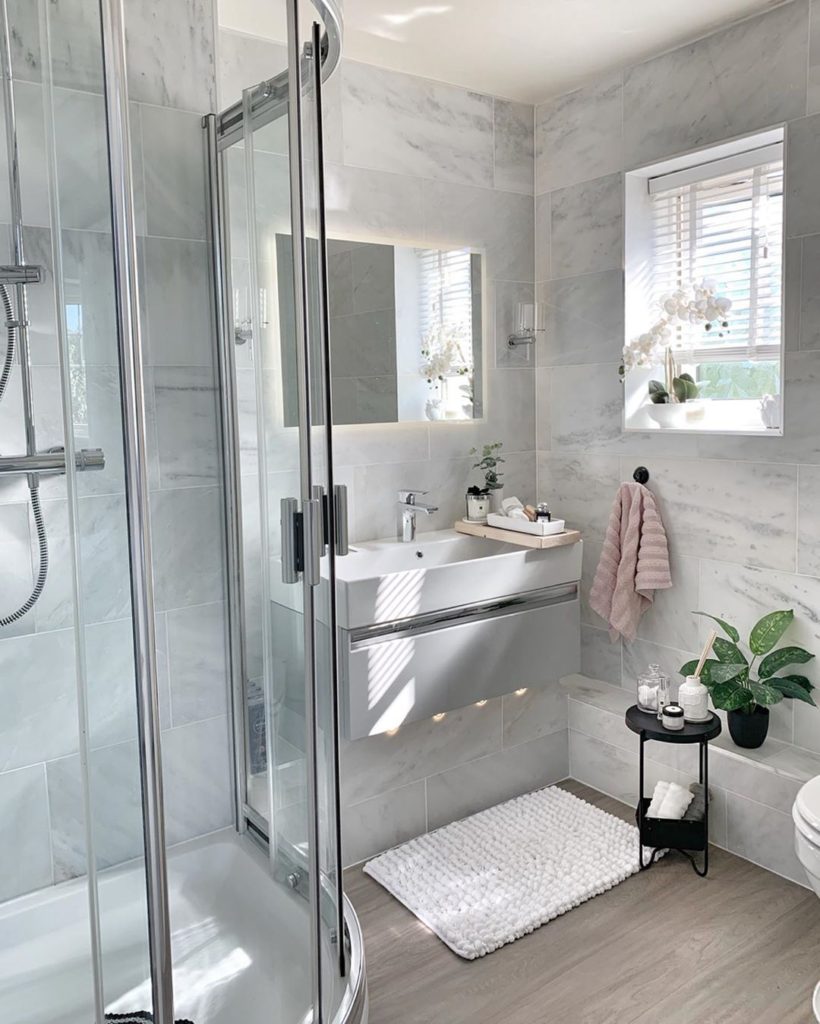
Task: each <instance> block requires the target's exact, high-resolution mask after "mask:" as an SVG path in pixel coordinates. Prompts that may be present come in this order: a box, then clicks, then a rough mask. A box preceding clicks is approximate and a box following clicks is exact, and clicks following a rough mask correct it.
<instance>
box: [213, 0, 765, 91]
mask: <svg viewBox="0 0 820 1024" xmlns="http://www.w3.org/2000/svg"><path fill="white" fill-rule="evenodd" d="M779 2H780V0H423V2H421V3H419V2H416V0H345V2H344V9H345V38H344V48H343V53H344V55H345V56H346V57H350V58H352V59H354V60H360V61H365V62H366V63H368V64H377V65H379V66H381V67H386V68H392V69H394V70H396V71H407V72H410V73H411V74H416V75H423V76H424V77H426V78H433V79H436V80H438V81H441V82H451V83H453V84H454V85H461V86H465V87H466V88H469V89H474V90H476V91H477V92H484V93H491V94H493V95H495V96H505V97H507V98H509V99H517V100H523V101H526V102H529V103H534V102H537V101H538V100H542V99H546V98H548V97H550V96H555V95H558V94H560V93H562V92H566V91H568V90H569V89H573V88H575V87H576V86H578V85H581V84H582V83H583V82H584V81H586V80H588V79H589V78H592V77H593V76H594V75H596V74H599V73H601V72H603V71H608V70H614V69H615V68H620V67H624V66H625V65H627V64H630V63H632V62H634V61H636V60H641V59H643V58H645V57H649V56H651V55H653V54H656V53H660V52H662V51H663V50H668V49H671V48H672V47H675V46H678V45H680V44H681V43H685V42H688V41H689V40H692V39H697V38H698V37H699V36H702V35H705V34H707V33H708V32H710V31H711V30H712V29H714V28H716V27H718V26H720V25H724V24H727V23H728V22H731V21H736V20H738V19H740V18H743V17H746V16H747V15H749V14H754V13H757V12H759V11H762V10H766V9H767V8H770V7H776V6H777V4H778V3H779ZM277 8H281V5H280V4H274V3H271V0H219V19H220V24H222V25H224V26H225V27H227V28H233V29H237V30H238V31H241V32H248V33H251V34H253V35H261V36H265V37H267V38H269V39H275V40H277V41H282V40H283V32H284V23H283V18H282V16H281V12H280V11H278V10H277Z"/></svg>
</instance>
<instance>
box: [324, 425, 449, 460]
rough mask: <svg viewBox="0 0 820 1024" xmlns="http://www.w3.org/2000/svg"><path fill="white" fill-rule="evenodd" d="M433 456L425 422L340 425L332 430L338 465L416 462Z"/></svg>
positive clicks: (335, 458) (334, 456) (334, 452)
mask: <svg viewBox="0 0 820 1024" xmlns="http://www.w3.org/2000/svg"><path fill="white" fill-rule="evenodd" d="M429 455H430V432H429V430H428V427H427V424H426V423H397V424H390V425H389V426H387V425H383V426H382V428H381V429H380V430H378V431H376V430H373V429H372V428H371V427H367V426H365V427H361V426H355V425H348V426H340V427H337V428H334V430H333V460H334V464H335V465H336V466H355V465H372V464H374V463H379V462H415V461H419V460H423V459H427V458H428V457H429Z"/></svg>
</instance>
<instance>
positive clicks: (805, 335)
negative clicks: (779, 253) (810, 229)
mask: <svg viewBox="0 0 820 1024" xmlns="http://www.w3.org/2000/svg"><path fill="white" fill-rule="evenodd" d="M794 246H799V247H800V252H799V257H800V261H799V262H797V260H793V261H792V262H791V265H790V260H789V255H790V251H792V247H794ZM798 268H799V269H798ZM785 273H786V282H785V289H786V311H785V316H786V317H787V320H786V348H787V349H793V348H794V345H793V344H790V342H791V341H792V339H793V336H794V330H793V329H792V331H791V334H790V332H789V319H788V317H789V314H790V312H791V309H790V307H792V308H793V306H794V305H795V303H794V300H793V299H792V302H791V303H789V301H788V300H789V298H790V286H791V289H792V294H793V289H794V287H795V285H794V283H793V282H796V287H797V291H798V299H797V308H798V310H799V313H798V316H799V334H798V337H799V347H800V348H801V349H818V348H820V235H807V236H806V237H805V238H793V239H791V240H790V241H789V242H788V243H787V246H786V270H785Z"/></svg>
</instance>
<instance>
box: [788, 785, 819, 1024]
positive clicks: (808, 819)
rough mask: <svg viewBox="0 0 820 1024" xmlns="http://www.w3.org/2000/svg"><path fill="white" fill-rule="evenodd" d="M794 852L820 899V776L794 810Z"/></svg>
mask: <svg viewBox="0 0 820 1024" xmlns="http://www.w3.org/2000/svg"><path fill="white" fill-rule="evenodd" d="M792 818H793V819H794V849H795V852H796V854H797V859H798V860H799V861H800V863H801V864H802V865H803V870H804V871H805V872H806V875H807V876H808V879H809V882H810V883H811V887H812V889H814V891H815V892H816V893H817V895H818V896H820V775H818V776H817V777H816V778H814V779H810V780H809V781H808V782H807V783H806V784H805V785H804V786H803V787H802V788H801V790H800V792H799V793H798V794H797V796H796V798H795V801H794V806H793V807H792ZM812 1006H813V1008H814V1016H815V1019H816V1020H818V1021H820V982H818V984H817V987H816V988H815V990H814V999H813V1001H812Z"/></svg>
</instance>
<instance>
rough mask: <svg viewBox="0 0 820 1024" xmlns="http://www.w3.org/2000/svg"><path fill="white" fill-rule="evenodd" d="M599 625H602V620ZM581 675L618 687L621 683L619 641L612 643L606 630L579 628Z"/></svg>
mask: <svg viewBox="0 0 820 1024" xmlns="http://www.w3.org/2000/svg"><path fill="white" fill-rule="evenodd" d="M599 621H601V624H602V625H603V622H602V620H599ZM581 673H582V675H585V676H589V678H590V679H601V680H603V681H604V682H606V683H613V684H614V685H616V686H618V685H620V682H621V639H620V637H618V638H617V639H616V640H615V642H614V643H613V642H612V640H611V639H610V636H609V630H608V629H603V628H602V629H598V628H597V627H595V626H587V625H582V626H581Z"/></svg>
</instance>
